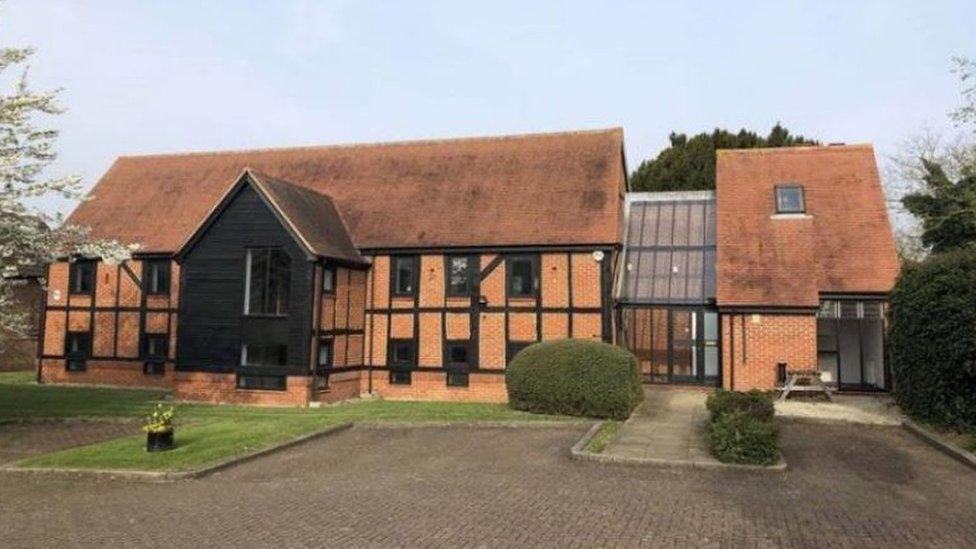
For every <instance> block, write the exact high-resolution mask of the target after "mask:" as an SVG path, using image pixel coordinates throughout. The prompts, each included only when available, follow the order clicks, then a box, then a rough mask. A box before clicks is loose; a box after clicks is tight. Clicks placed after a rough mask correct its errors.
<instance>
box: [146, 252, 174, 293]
mask: <svg viewBox="0 0 976 549" xmlns="http://www.w3.org/2000/svg"><path fill="white" fill-rule="evenodd" d="M144 265H145V272H144V274H143V276H144V277H145V285H146V293H147V294H149V295H160V294H168V293H169V266H170V264H169V260H168V259H153V260H150V261H146V262H145V264H144Z"/></svg>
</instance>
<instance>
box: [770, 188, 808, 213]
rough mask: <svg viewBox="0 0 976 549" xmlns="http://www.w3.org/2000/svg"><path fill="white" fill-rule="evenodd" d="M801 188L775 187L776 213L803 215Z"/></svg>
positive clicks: (804, 207) (804, 208)
mask: <svg viewBox="0 0 976 549" xmlns="http://www.w3.org/2000/svg"><path fill="white" fill-rule="evenodd" d="M804 212H806V204H804V200H803V187H801V186H800V185H777V186H776V213H778V214H784V213H804Z"/></svg>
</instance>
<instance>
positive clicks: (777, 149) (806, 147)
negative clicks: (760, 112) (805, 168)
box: [715, 141, 874, 154]
mask: <svg viewBox="0 0 976 549" xmlns="http://www.w3.org/2000/svg"><path fill="white" fill-rule="evenodd" d="M871 148H874V144H873V143H871V142H870V141H866V142H863V143H844V144H834V145H831V144H829V143H828V144H826V145H800V146H794V147H751V148H747V149H716V150H715V154H744V153H754V154H761V153H785V152H808V151H831V150H851V149H871Z"/></svg>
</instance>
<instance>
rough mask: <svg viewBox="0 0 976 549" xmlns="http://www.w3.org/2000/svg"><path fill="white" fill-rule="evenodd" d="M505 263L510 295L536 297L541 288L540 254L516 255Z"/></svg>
mask: <svg viewBox="0 0 976 549" xmlns="http://www.w3.org/2000/svg"><path fill="white" fill-rule="evenodd" d="M505 264H506V266H507V278H508V297H535V296H536V293H537V292H538V290H539V256H537V255H514V256H511V257H509V258H508V259H507V261H506V262H505Z"/></svg>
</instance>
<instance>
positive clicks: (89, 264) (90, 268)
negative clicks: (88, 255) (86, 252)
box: [68, 259, 98, 296]
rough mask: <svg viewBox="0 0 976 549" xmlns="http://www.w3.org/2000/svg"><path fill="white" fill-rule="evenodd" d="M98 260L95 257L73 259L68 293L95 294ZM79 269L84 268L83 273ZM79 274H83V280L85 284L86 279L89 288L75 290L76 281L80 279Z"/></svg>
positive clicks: (69, 270)
mask: <svg viewBox="0 0 976 549" xmlns="http://www.w3.org/2000/svg"><path fill="white" fill-rule="evenodd" d="M97 264H98V263H97V262H96V261H95V260H94V259H78V260H75V261H72V262H71V263H70V264H69V265H70V267H69V268H68V294H69V295H87V296H93V295H95V273H96V271H97V269H98V267H97ZM78 270H82V272H81V273H79V272H78ZM79 275H80V276H81V279H80V280H81V282H82V284H84V283H85V282H86V281H87V283H88V288H85V289H82V290H79V291H75V283H76V282H77V281H78V280H79V278H78V277H79Z"/></svg>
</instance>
